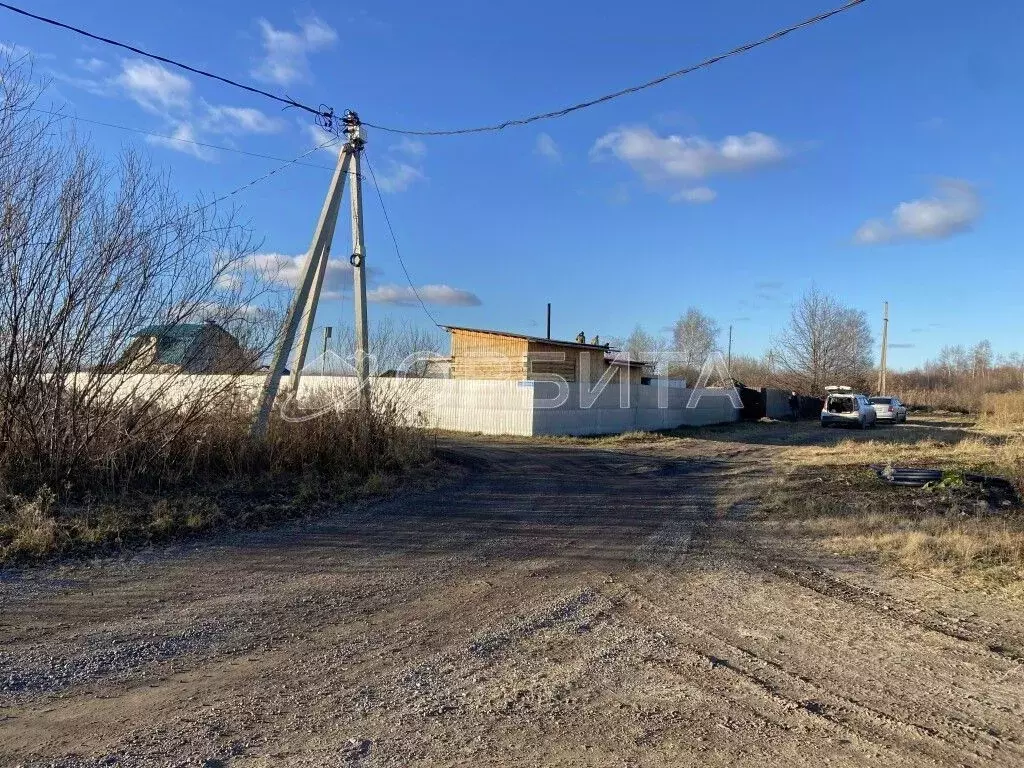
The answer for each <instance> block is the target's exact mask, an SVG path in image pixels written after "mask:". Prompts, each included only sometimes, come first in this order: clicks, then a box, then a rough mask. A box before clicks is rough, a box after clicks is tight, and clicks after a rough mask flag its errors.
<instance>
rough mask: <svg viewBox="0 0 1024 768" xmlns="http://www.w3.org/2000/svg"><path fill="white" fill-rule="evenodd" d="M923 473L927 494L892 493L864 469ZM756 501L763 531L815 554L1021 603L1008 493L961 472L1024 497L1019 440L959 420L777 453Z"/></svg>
mask: <svg viewBox="0 0 1024 768" xmlns="http://www.w3.org/2000/svg"><path fill="white" fill-rule="evenodd" d="M872 464H875V465H889V466H894V467H928V468H935V469H942V470H943V471H944V472H945V473H946V475H945V477H944V479H943V481H942V482H941V483H937V484H935V486H934V487H926V488H921V489H916V488H902V487H896V486H890V485H888V484H886V483H884V482H883V481H881V480H880V479H879V478H878V477H877V476H876V475H875V474H874V472H873V471H871V470H870V469H869V465H872ZM774 467H775V470H776V472H775V477H774V478H773V479H772V480H771V481H770V483H769V484H768V487H767V489H766V490H765V492H764V494H763V504H762V517H763V520H764V522H765V523H766V524H767V525H769V526H770V527H771V528H773V529H775V530H777V531H778V533H779V534H780V535H787V536H799V537H803V538H804V539H805V540H806V541H807V542H808V543H811V544H813V545H814V546H816V547H817V548H818V549H820V550H823V551H826V552H830V553H838V554H846V555H857V556H866V557H869V558H872V559H875V560H877V561H879V562H881V563H884V564H886V565H888V566H891V567H894V568H898V569H901V570H905V571H909V572H914V573H928V572H944V573H945V574H946V575H950V576H955V577H956V578H957V579H959V580H961V581H964V582H967V583H970V584H972V585H975V586H979V587H982V588H990V587H993V588H999V589H1005V590H1008V591H1010V592H1013V593H1015V594H1018V595H1024V516H1022V513H1021V509H1020V507H1019V504H1018V503H1017V502H1016V501H1015V500H1013V499H1012V498H1007V497H1006V494H993V493H987V492H985V491H984V490H983V489H982V488H981V487H980V486H979V485H977V484H974V483H970V482H964V480H963V475H964V473H979V474H985V475H993V476H999V477H1003V478H1007V479H1009V480H1011V481H1012V482H1013V483H1014V484H1015V486H1016V489H1017V492H1018V494H1019V493H1020V491H1021V489H1024V433H1022V432H1020V431H1017V430H1011V429H1003V428H996V427H992V426H990V424H989V423H977V422H975V421H974V420H972V419H970V418H966V417H943V416H931V417H924V418H918V419H915V420H912V422H911V423H910V424H909V425H906V426H903V427H899V428H896V429H885V430H882V429H879V430H876V431H875V432H873V433H871V432H869V433H868V434H867V435H866V436H865V435H860V434H858V435H856V436H855V437H840V438H838V439H837V440H836V441H835V442H830V443H827V444H811V445H798V446H792V447H788V448H785V449H783V450H782V451H780V452H779V454H778V455H777V456H776V457H775V459H774Z"/></svg>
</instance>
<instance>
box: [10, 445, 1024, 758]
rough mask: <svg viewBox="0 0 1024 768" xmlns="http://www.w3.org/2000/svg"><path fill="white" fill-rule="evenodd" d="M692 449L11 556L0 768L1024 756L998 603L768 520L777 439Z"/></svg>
mask: <svg viewBox="0 0 1024 768" xmlns="http://www.w3.org/2000/svg"><path fill="white" fill-rule="evenodd" d="M807 434H808V435H810V434H811V433H810V432H809V431H808V433H807ZM816 439H817V438H816ZM693 442H694V443H695V446H694V447H693V448H692V449H687V450H685V451H676V452H675V454H672V455H669V454H666V453H664V452H663V453H660V454H659V453H657V449H656V448H651V449H645V448H642V447H641V448H636V447H632V448H627V449H626V450H623V451H616V450H603V449H599V448H594V447H579V446H564V447H557V446H540V445H536V444H529V443H526V444H503V443H501V442H496V441H485V440H467V441H462V442H459V443H453V444H451V445H449V446H448V447H447V450H448V452H449V454H448V455H449V456H450V457H451V458H452V459H453V461H456V462H458V463H459V465H460V466H461V469H460V472H459V476H458V477H457V478H456V479H454V480H453V481H452V482H451V483H449V484H447V485H445V486H444V487H443V488H441V489H440V490H433V491H424V492H417V493H403V494H399V495H398V496H396V497H395V498H393V499H390V500H388V501H384V502H378V503H374V504H368V505H364V506H362V507H360V508H351V509H347V510H343V511H339V512H338V513H337V514H335V515H333V516H332V517H330V518H329V519H326V520H322V521H318V522H316V523H306V524H301V525H294V526H290V527H287V528H277V529H274V530H271V531H264V532H258V533H251V534H246V535H240V536H235V537H232V538H228V539H220V540H217V541H215V542H213V543H212V544H211V543H209V542H207V543H205V544H202V545H199V544H196V545H190V546H188V547H182V548H178V549H172V550H167V551H161V552H158V553H144V554H139V555H136V556H135V557H133V558H131V559H129V560H127V561H125V560H122V561H117V562H110V561H107V562H103V563H96V564H93V565H80V566H77V567H64V568H60V569H58V568H46V569H41V570H34V571H24V572H20V573H8V574H6V575H4V576H3V578H2V580H0V640H2V646H0V764H4V765H20V764H25V765H55V766H79V765H89V766H92V765H118V766H122V765H123V766H136V765H138V766H142V765H145V766H149V765H208V766H216V765H230V766H271V765H275V766H276V765H309V766H324V765H351V766H408V765H430V766H447V765H472V766H488V765H523V766H544V765H564V766H659V765H664V766H687V765H693V766H715V765H729V766H764V765H785V766H798V765H815V766H820V765H825V764H828V765H858V766H860V765H869V766H870V765H876V766H901V765H915V766H916V765H950V766H961V765H962V766H974V765H978V766H980V765H1006V766H1019V765H1024V743H1022V738H1024V725H1022V715H1024V663H1022V661H1024V660H1022V659H1021V657H1020V654H1021V648H1022V647H1024V622H1022V621H1021V619H1020V617H1019V615H1018V613H1019V612H1018V610H1017V607H1015V606H1007V605H1003V604H1000V603H999V602H998V601H997V600H995V599H994V598H992V599H989V598H986V597H984V596H983V595H977V594H969V593H966V592H961V591H958V590H957V589H956V588H955V586H954V585H944V584H940V583H936V582H934V581H930V580H926V579H913V580H911V579H897V578H894V577H891V576H884V575H882V574H880V573H878V572H875V571H873V570H871V569H869V568H867V567H866V566H863V565H858V564H855V563H851V562H850V561H839V560H838V559H837V560H836V561H834V562H833V561H821V560H812V559H811V558H810V556H809V555H807V554H806V553H802V552H799V551H794V548H793V547H792V546H791V545H789V544H788V543H787V542H785V541H773V540H771V539H769V538H768V537H766V536H763V535H759V531H758V528H757V525H756V524H755V523H753V522H751V521H749V520H748V519H747V518H746V516H745V513H744V509H743V508H742V507H736V506H733V507H730V506H729V505H728V504H726V503H724V502H723V499H725V498H727V493H726V492H727V491H728V490H729V489H730V488H732V487H734V486H735V484H736V483H741V482H745V481H749V480H750V479H752V478H756V477H758V476H761V475H763V473H765V472H768V471H770V457H771V452H772V451H773V450H774V449H773V446H771V445H767V444H752V443H748V442H743V441H742V440H734V441H719V442H707V443H705V444H703V445H696V443H699V442H700V441H693ZM645 451H646V452H645Z"/></svg>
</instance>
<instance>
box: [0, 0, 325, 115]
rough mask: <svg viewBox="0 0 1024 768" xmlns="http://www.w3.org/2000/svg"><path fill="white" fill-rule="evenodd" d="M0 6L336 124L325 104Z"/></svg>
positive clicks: (8, 6)
mask: <svg viewBox="0 0 1024 768" xmlns="http://www.w3.org/2000/svg"><path fill="white" fill-rule="evenodd" d="M0 8H6V9H7V10H8V11H13V12H14V13H17V14H20V15H22V16H26V17H28V18H30V19H35V20H36V21H41V22H43V23H44V24H49V25H51V26H54V27H59V28H61V29H66V30H68V31H69V32H74V33H75V34H78V35H82V36H83V37H88V38H89V39H90V40H96V41H98V42H101V43H106V44H107V45H113V46H116V47H117V48H123V49H125V50H126V51H131V52H132V53H137V54H139V55H140V56H146V57H147V58H150V59H155V60H156V61H160V62H163V63H164V64H170V65H171V66H173V67H178V68H179V69H184V70H186V71H187V72H192V73H193V74H196V75H202V76H203V77H208V78H210V79H211V80H219V81H220V82H222V83H226V84H227V85H231V86H234V87H235V88H241V89H242V90H243V91H248V92H249V93H255V94H258V95H259V96H265V97H266V98H268V99H273V100H274V101H277V102H280V103H281V104H286V105H287V106H289V107H295V108H296V109H301V110H304V111H306V112H309V113H310V114H313V115H316V116H317V120H318V122H320V123H321V125H322V127H323V128H325V129H326V130H332V129H333V126H334V110H333V109H331V108H329V107H326V106H325V105H323V104H321V105H320V107H319V108H314V107H310V106H308V105H306V104H303V103H302V102H300V101H295V99H292V98H289V97H287V96H277V95H275V94H273V93H270V92H268V91H264V90H261V89H260V88H255V87H253V86H251V85H245V84H244V83H239V82H237V81H235V80H231V79H229V78H227V77H221V76H220V75H215V74H213V73H212V72H207V71H205V70H202V69H197V68H195V67H191V66H189V65H188V64H182V63H181V62H180V61H175V60H174V59H168V58H166V57H165V56H159V55H157V54H155V53H150V52H149V51H144V50H142V49H141V48H136V47H135V46H132V45H128V44H127V43H122V42H119V41H117V40H112V39H111V38H109V37H102V36H101V35H96V34H93V33H92V32H87V31H86V30H84V29H80V28H79V27H74V26H72V25H70V24H65V23H64V22H62V21H57V20H56V19H51V18H48V17H46V16H40V15H38V14H35V13H31V12H29V11H26V10H24V9H23V8H18V7H17V6H14V5H10V4H9V3H3V2H0Z"/></svg>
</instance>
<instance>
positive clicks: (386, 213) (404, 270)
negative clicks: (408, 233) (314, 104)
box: [363, 150, 444, 328]
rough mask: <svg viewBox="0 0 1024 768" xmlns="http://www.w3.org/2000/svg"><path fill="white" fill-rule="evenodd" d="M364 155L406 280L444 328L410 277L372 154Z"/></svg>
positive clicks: (425, 308)
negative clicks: (385, 203) (378, 180)
mask: <svg viewBox="0 0 1024 768" xmlns="http://www.w3.org/2000/svg"><path fill="white" fill-rule="evenodd" d="M363 157H364V158H366V167H367V168H368V169H369V170H370V178H371V179H373V187H374V189H376V190H377V199H378V200H380V209H381V211H383V212H384V221H385V223H387V225H388V231H389V232H390V233H391V242H393V243H394V244H395V254H396V255H397V256H398V263H399V264H401V265H402V272H404V273H405V279H406V282H408V283H409V287H410V288H411V289H412V293H413V296H415V297H416V300H417V301H418V302H419V303H420V306H421V307H422V308H423V311H424V312H425V313H426V315H427V317H429V318H430V322H432V323H433V324H434V325H436V326H437V327H438V328H442V327H444V326H442V325H441V324H440V323H439V322H437V318H436V317H434V316H433V315H432V314H431V313H430V310H429V309H427V305H426V304H425V303H424V301H423V298H422V297H421V296H420V292H419V291H418V290H417V289H416V285H415V283H413V281H412V277H410V275H409V270H408V269H407V268H406V266H405V259H403V258H402V251H401V249H400V248H399V247H398V238H397V237H395V230H394V228H393V227H392V226H391V217H390V216H388V209H387V206H386V205H384V195H382V194H381V192H380V184H378V183H377V174H375V173H374V172H373V165H372V164H371V163H370V156H369V155H368V154H367V152H366V151H365V150H364V151H363Z"/></svg>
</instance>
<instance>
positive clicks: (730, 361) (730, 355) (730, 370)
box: [726, 325, 732, 376]
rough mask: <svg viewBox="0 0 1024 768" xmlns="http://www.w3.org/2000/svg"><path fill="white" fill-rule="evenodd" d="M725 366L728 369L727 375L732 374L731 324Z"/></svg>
mask: <svg viewBox="0 0 1024 768" xmlns="http://www.w3.org/2000/svg"><path fill="white" fill-rule="evenodd" d="M726 367H727V368H728V369H729V375H730V376H732V326H731V325H730V326H729V357H728V362H727V363H726Z"/></svg>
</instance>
